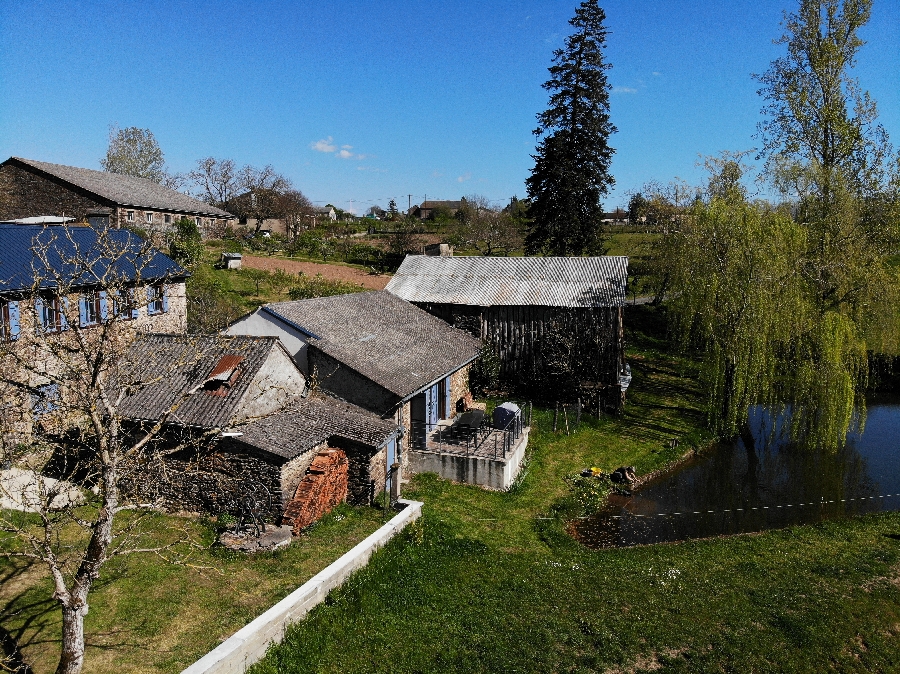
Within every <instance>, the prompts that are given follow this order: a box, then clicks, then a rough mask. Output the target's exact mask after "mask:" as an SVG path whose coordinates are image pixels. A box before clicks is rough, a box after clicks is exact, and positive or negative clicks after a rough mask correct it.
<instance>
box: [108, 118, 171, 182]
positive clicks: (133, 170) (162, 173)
mask: <svg viewBox="0 0 900 674" xmlns="http://www.w3.org/2000/svg"><path fill="white" fill-rule="evenodd" d="M100 165H101V166H102V167H103V170H104V171H109V172H110V173H122V174H125V175H129V176H135V177H137V178H146V179H148V180H152V181H153V182H156V183H162V182H164V181H165V180H166V178H167V175H168V174H167V173H166V162H165V158H164V157H163V152H162V150H161V149H160V147H159V143H157V142H156V137H155V136H154V135H153V132H152V131H151V130H150V129H139V128H137V127H135V126H130V127H128V128H127V129H120V128H118V127H116V126H112V127H110V129H109V147H108V148H107V150H106V156H105V157H104V158H103V159H101V160H100Z"/></svg>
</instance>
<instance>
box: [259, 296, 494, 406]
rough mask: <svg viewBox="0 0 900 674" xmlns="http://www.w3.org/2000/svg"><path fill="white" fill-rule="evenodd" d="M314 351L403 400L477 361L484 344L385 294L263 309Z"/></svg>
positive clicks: (312, 301) (269, 306)
mask: <svg viewBox="0 0 900 674" xmlns="http://www.w3.org/2000/svg"><path fill="white" fill-rule="evenodd" d="M263 310H264V311H267V312H269V313H271V314H273V315H275V316H276V317H278V318H281V319H282V320H283V321H285V322H287V323H289V324H291V325H293V326H294V327H296V328H299V329H300V330H302V331H303V332H305V333H307V334H308V335H310V337H311V339H310V340H309V343H310V345H311V346H313V347H315V348H317V349H319V350H321V351H322V352H324V353H326V354H328V355H329V356H331V357H332V358H334V359H336V360H338V361H339V362H341V363H343V364H344V365H346V366H347V367H350V368H351V369H353V370H355V371H356V372H358V373H359V374H361V375H362V376H364V377H366V378H367V379H370V380H371V381H373V382H375V383H376V384H378V385H380V386H382V387H383V388H385V389H387V390H388V391H390V392H391V393H394V394H396V395H398V396H400V397H401V398H405V397H407V396H408V395H410V394H412V393H415V392H416V391H418V390H419V389H421V388H422V387H424V386H426V385H427V384H430V383H432V382H434V381H436V380H438V379H440V378H441V377H444V376H445V375H446V374H447V373H448V372H454V371H455V370H457V369H459V368H460V367H462V366H463V365H465V364H466V363H468V362H469V361H471V360H473V359H474V358H475V357H476V356H477V355H478V352H479V350H480V348H481V343H480V342H479V341H478V340H477V339H475V338H474V337H472V336H471V335H469V334H468V333H466V332H464V331H462V330H459V329H457V328H454V327H452V326H450V325H448V324H447V323H445V322H444V321H442V320H441V319H439V318H435V317H434V316H432V315H431V314H429V313H427V312H425V311H423V310H422V309H419V308H418V307H416V306H414V305H412V304H410V303H409V302H405V301H404V300H402V299H400V298H398V297H395V296H394V295H391V294H390V293H388V292H385V291H383V290H376V291H372V292H365V293H352V294H350V295H336V296H333V297H318V298H315V299H311V300H298V301H295V302H277V303H275V304H268V305H266V306H264V307H263Z"/></svg>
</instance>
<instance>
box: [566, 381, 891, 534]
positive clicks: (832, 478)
mask: <svg viewBox="0 0 900 674" xmlns="http://www.w3.org/2000/svg"><path fill="white" fill-rule="evenodd" d="M783 425H784V418H783V417H779V416H775V415H773V414H771V413H769V412H767V411H766V410H763V409H757V410H754V412H753V414H752V415H751V420H750V424H749V430H750V431H751V433H752V440H751V439H750V438H747V439H746V443H745V441H744V440H740V439H739V440H736V441H735V442H733V443H730V444H722V445H719V446H718V447H716V448H714V449H712V450H710V451H708V452H704V453H703V454H701V455H699V456H697V457H695V458H693V459H691V460H689V461H687V462H686V463H684V464H682V465H681V466H679V467H678V468H677V469H676V470H674V471H673V472H671V473H667V474H665V475H663V476H660V477H659V478H656V479H655V480H653V481H651V482H649V483H647V484H646V485H644V486H642V487H641V488H640V489H638V490H636V491H635V493H634V495H633V496H631V497H625V496H618V495H613V496H611V497H610V501H609V506H608V507H607V508H605V509H604V510H603V511H601V512H599V513H597V514H595V515H593V516H591V517H588V518H586V519H584V520H581V521H580V522H578V523H577V524H576V525H575V536H576V538H578V539H579V540H580V541H581V542H582V543H584V544H585V545H587V546H589V547H594V548H602V547H620V546H628V545H639V544H646V543H661V542H666V541H680V540H685V539H689V538H706V537H709V536H720V535H729V534H738V533H748V532H753V531H762V530H764V529H775V528H781V527H788V526H792V525H795V524H812V523H815V522H821V521H822V520H826V519H836V518H842V517H849V516H853V515H859V514H863V513H869V512H877V511H880V510H900V398H892V399H884V398H882V399H879V400H873V401H872V402H871V404H870V405H869V407H868V411H867V415H866V420H865V427H864V429H863V430H862V432H858V433H852V434H850V435H848V437H847V442H846V444H845V445H844V447H843V448H842V449H840V450H838V451H831V452H828V451H814V450H808V449H801V448H798V447H796V446H794V445H792V444H791V443H790V442H788V441H787V440H786V439H785V438H784V437H783V434H782V433H781V430H782V427H783ZM747 445H750V446H749V447H748V446H747Z"/></svg>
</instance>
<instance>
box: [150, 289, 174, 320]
mask: <svg viewBox="0 0 900 674" xmlns="http://www.w3.org/2000/svg"><path fill="white" fill-rule="evenodd" d="M168 311H169V297H168V294H167V293H166V286H165V284H164V283H154V284H153V285H149V286H147V315H148V316H158V315H159V314H165V313H167V312H168Z"/></svg>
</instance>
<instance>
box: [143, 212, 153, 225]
mask: <svg viewBox="0 0 900 674" xmlns="http://www.w3.org/2000/svg"><path fill="white" fill-rule="evenodd" d="M144 217H145V218H147V222H148V223H152V222H153V213H145V214H144Z"/></svg>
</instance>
